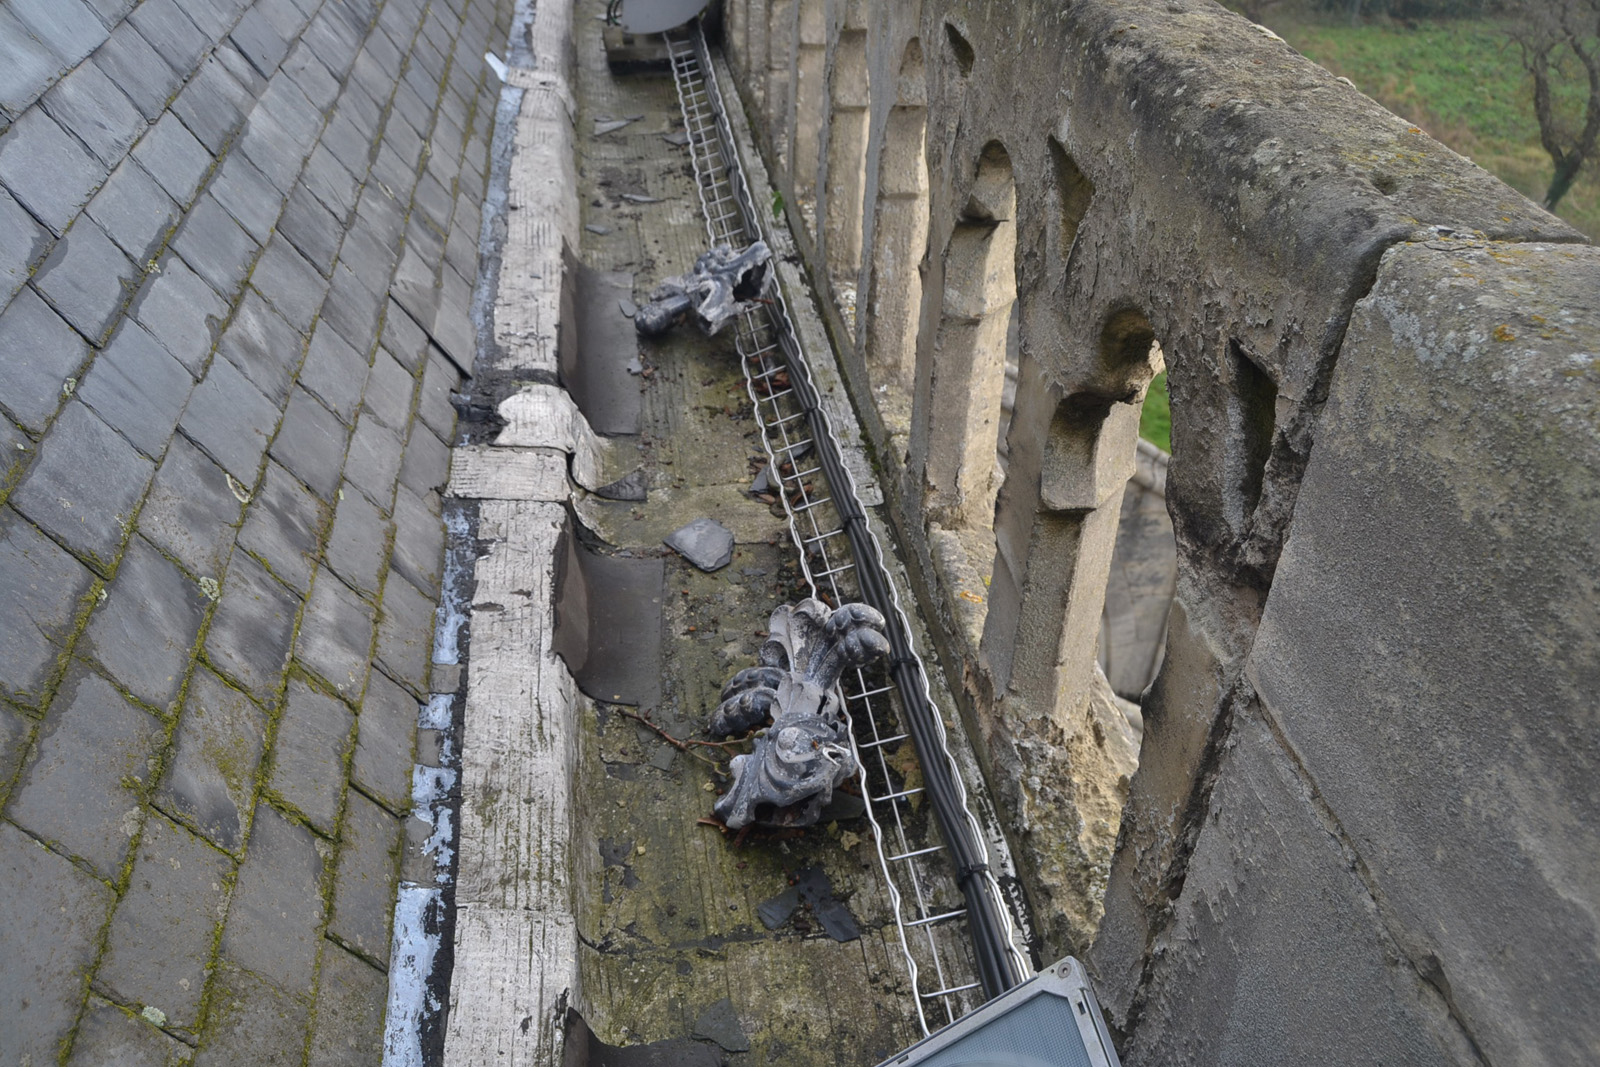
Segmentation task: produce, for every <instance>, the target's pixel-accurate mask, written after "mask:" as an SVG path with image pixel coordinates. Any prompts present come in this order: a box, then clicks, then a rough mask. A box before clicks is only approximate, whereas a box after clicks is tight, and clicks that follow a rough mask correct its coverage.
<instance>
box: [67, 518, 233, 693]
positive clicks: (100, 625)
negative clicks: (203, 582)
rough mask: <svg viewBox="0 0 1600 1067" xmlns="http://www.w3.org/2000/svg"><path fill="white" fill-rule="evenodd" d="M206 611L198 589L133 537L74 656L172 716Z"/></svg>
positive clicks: (178, 571)
mask: <svg viewBox="0 0 1600 1067" xmlns="http://www.w3.org/2000/svg"><path fill="white" fill-rule="evenodd" d="M205 609H206V598H205V595H204V594H203V593H201V592H200V588H199V586H197V585H196V584H195V583H194V582H192V581H190V580H189V579H188V578H186V577H185V576H184V574H183V572H182V571H180V570H178V568H177V567H176V566H174V565H173V564H172V563H170V562H168V561H167V560H166V559H165V558H163V557H162V556H161V554H160V553H158V552H157V551H156V550H155V549H154V548H152V547H150V545H149V543H148V542H146V541H145V540H144V538H142V537H135V538H133V539H132V540H131V541H130V543H129V545H128V550H127V551H126V552H124V553H123V556H122V562H121V564H120V565H119V566H118V567H117V576H116V578H115V579H114V580H113V581H112V582H111V584H110V585H109V586H107V587H106V598H105V600H104V601H103V602H101V603H100V604H99V605H98V606H97V607H96V608H95V610H94V614H93V615H91V616H90V617H89V628H88V630H87V631H86V632H85V633H84V636H83V639H82V640H81V641H80V642H79V643H78V648H77V650H76V651H77V654H78V655H87V656H91V657H93V658H94V659H95V660H96V661H97V662H99V663H100V664H101V666H103V667H105V668H106V670H107V671H109V672H110V674H111V677H113V678H115V679H116V680H117V682H118V683H120V684H121V686H122V687H123V689H124V690H125V691H126V692H128V693H130V694H132V695H133V696H134V697H136V698H138V699H139V700H142V701H144V702H145V703H146V704H149V705H150V706H151V707H154V708H157V709H159V710H161V711H164V712H171V711H173V710H175V707H174V701H175V700H176V699H177V696H178V687H179V686H180V685H181V684H182V683H183V676H184V673H185V672H186V671H187V670H188V667H189V653H190V650H191V648H192V647H193V645H194V639H195V635H196V634H198V633H199V632H200V622H201V620H202V619H203V618H204V617H205Z"/></svg>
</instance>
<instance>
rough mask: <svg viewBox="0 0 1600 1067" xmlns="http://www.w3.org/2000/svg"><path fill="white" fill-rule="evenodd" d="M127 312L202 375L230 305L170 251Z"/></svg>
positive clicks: (189, 366) (178, 358)
mask: <svg viewBox="0 0 1600 1067" xmlns="http://www.w3.org/2000/svg"><path fill="white" fill-rule="evenodd" d="M128 314H129V316H131V317H132V318H134V319H136V320H137V321H138V322H139V324H140V325H141V326H143V327H144V328H145V329H146V330H148V331H149V333H150V336H152V337H154V338H155V339H156V340H157V341H160V342H161V344H162V345H163V346H164V347H165V348H166V350H167V351H168V352H171V353H172V355H173V356H174V357H175V358H176V359H177V360H178V362H179V363H182V364H183V365H184V366H185V367H186V368H188V371H189V373H190V374H192V375H195V376H199V375H200V374H201V372H202V371H204V369H205V366H206V359H207V357H208V356H210V355H211V350H212V348H213V347H215V345H216V341H217V332H218V331H219V330H220V329H221V325H222V320H223V319H225V318H226V317H227V315H228V305H227V302H226V301H224V300H223V299H222V298H221V297H219V296H218V295H217V294H216V291H215V290H213V289H212V288H211V286H209V285H207V284H206V282H205V281H204V279H202V278H201V277H200V276H199V275H198V274H196V273H195V272H194V271H192V270H190V269H189V265H188V264H187V263H185V262H184V261H183V260H182V259H180V258H178V256H177V255H176V254H174V253H171V252H168V253H166V254H165V255H163V256H162V257H161V259H160V260H159V261H158V262H157V264H156V273H155V275H154V276H153V277H152V278H150V279H149V280H148V281H146V282H145V285H144V288H143V289H141V290H140V291H139V293H138V295H137V296H135V297H134V298H133V303H132V304H131V305H130V306H129V308H128Z"/></svg>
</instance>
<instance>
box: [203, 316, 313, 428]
mask: <svg viewBox="0 0 1600 1067" xmlns="http://www.w3.org/2000/svg"><path fill="white" fill-rule="evenodd" d="M304 350H305V338H304V337H302V336H301V335H300V333H299V331H297V330H296V329H295V328H294V327H293V326H290V325H289V324H288V323H287V322H285V321H284V318H283V316H282V315H279V314H278V313H277V312H276V311H274V310H273V308H272V305H270V304H268V303H267V302H266V300H265V299H264V298H262V296H261V295H260V294H259V293H257V292H255V291H254V290H246V291H245V297H244V299H243V300H242V301H240V302H239V310H238V311H236V312H235V313H234V316H233V321H232V322H230V323H229V324H228V327H227V329H225V330H224V331H223V332H222V338H221V339H220V340H219V341H218V342H217V354H218V355H220V356H222V357H224V358H226V359H227V360H228V361H229V362H230V363H232V364H233V365H234V366H235V367H238V368H239V370H241V371H243V372H244V376H245V377H247V378H249V379H250V381H251V382H252V383H253V384H254V385H255V387H256V388H257V389H260V390H261V392H262V393H263V394H264V395H265V396H266V397H267V399H269V400H271V401H272V403H273V406H274V407H282V406H283V404H284V403H285V402H286V401H287V400H288V399H289V386H290V383H292V382H293V381H294V375H295V371H297V370H298V369H299V367H300V360H301V358H302V356H303V355H304Z"/></svg>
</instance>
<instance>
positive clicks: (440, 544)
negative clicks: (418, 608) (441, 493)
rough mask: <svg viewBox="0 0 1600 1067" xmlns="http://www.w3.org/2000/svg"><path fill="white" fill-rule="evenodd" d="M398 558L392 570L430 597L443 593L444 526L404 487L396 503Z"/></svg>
mask: <svg viewBox="0 0 1600 1067" xmlns="http://www.w3.org/2000/svg"><path fill="white" fill-rule="evenodd" d="M394 524H395V530H394V555H393V557H391V559H390V563H389V565H390V567H391V568H392V569H393V570H395V571H397V572H398V573H400V574H402V575H404V576H405V577H406V579H407V580H408V581H410V582H411V584H412V585H414V586H416V587H417V589H418V590H420V591H421V592H422V593H423V594H424V595H426V596H430V597H431V596H435V595H437V594H438V591H439V579H440V574H441V569H442V567H443V562H444V526H443V524H442V523H441V522H440V521H439V516H438V515H436V514H435V513H434V512H433V511H431V510H430V509H429V508H428V506H427V505H426V504H424V503H423V502H422V500H421V499H419V498H418V497H417V496H416V495H415V494H413V493H412V492H411V491H410V490H409V489H407V488H406V487H405V486H404V485H403V484H402V485H401V486H400V489H399V491H398V492H396V493H395V500H394Z"/></svg>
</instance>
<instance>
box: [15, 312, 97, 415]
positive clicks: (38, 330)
mask: <svg viewBox="0 0 1600 1067" xmlns="http://www.w3.org/2000/svg"><path fill="white" fill-rule="evenodd" d="M0 352H13V353H14V352H26V353H28V355H29V358H28V359H0V404H4V406H5V408H6V410H7V411H9V412H10V413H11V415H12V417H13V418H15V419H16V420H17V421H18V422H19V423H21V424H22V425H23V426H24V427H26V428H27V429H30V430H32V431H34V432H35V433H38V432H40V431H42V430H43V429H44V427H45V424H46V423H47V422H49V420H50V417H51V416H52V415H54V414H55V412H56V409H57V408H58V407H60V406H61V402H62V400H63V399H64V397H65V395H66V394H65V393H64V392H63V389H62V386H63V384H64V383H65V382H66V380H67V379H68V378H70V377H72V376H73V375H74V374H76V373H77V371H78V368H79V366H81V365H82V363H83V361H84V360H85V359H86V358H87V357H88V355H89V347H88V346H87V345H85V344H84V343H83V339H82V338H81V337H79V336H78V335H77V334H76V333H74V332H73V330H72V327H70V326H68V325H67V324H66V322H65V321H64V320H63V319H62V318H61V316H59V315H57V314H56V313H55V311H53V310H52V309H51V307H50V305H48V304H46V303H45V302H44V300H42V299H41V298H40V297H39V294H37V293H35V292H34V291H33V289H31V288H26V289H21V290H19V291H18V292H17V295H16V297H15V298H14V299H13V300H12V301H11V304H10V306H8V307H7V308H6V309H5V311H3V312H0Z"/></svg>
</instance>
